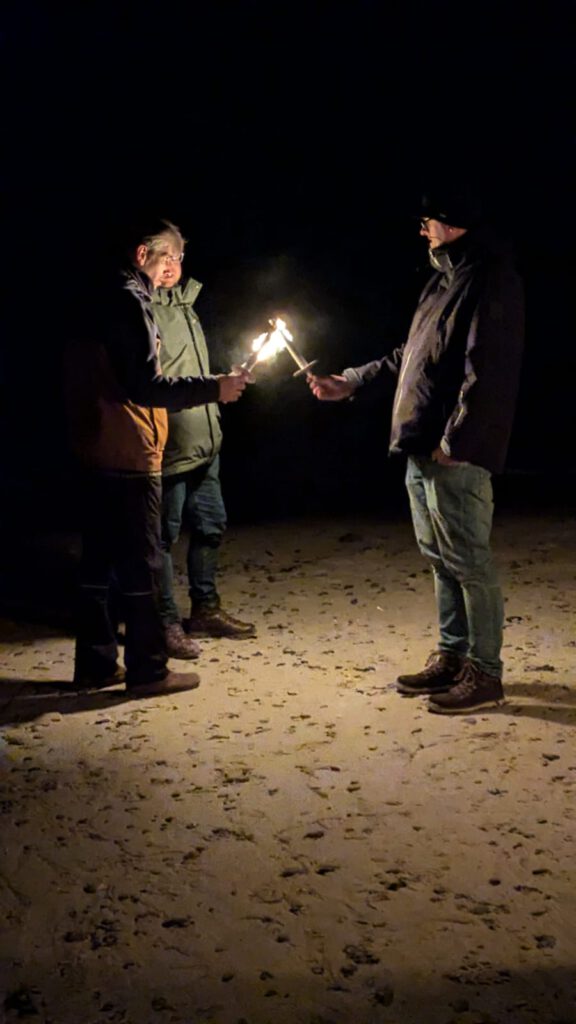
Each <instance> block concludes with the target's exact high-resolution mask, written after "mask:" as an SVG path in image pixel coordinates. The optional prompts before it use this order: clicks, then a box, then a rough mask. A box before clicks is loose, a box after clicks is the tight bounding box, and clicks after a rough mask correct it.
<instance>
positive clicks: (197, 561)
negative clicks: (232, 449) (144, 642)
mask: <svg viewBox="0 0 576 1024" xmlns="http://www.w3.org/2000/svg"><path fill="white" fill-rule="evenodd" d="M219 469H220V459H219V457H218V456H216V458H215V459H213V460H212V462H210V463H208V465H206V466H200V467H199V468H198V469H193V470H192V471H191V472H190V473H181V474H178V475H177V476H168V477H164V479H163V481H162V571H161V578H160V614H161V616H162V621H163V622H164V625H170V624H172V623H174V622H180V619H181V616H180V613H179V611H178V607H177V605H176V602H175V600H174V567H173V565H172V555H171V554H170V550H171V547H172V545H173V544H175V543H176V541H177V540H178V537H179V536H180V531H181V529H182V524H183V522H186V525H187V526H188V527H189V529H190V542H189V544H188V555H187V567H188V583H189V594H190V598H191V600H192V603H193V604H194V605H195V606H196V607H198V606H199V605H203V606H204V607H211V608H215V607H218V605H219V604H220V598H219V596H218V590H217V587H216V571H217V567H218V548H219V546H220V542H221V540H222V536H223V534H224V531H225V529H226V509H225V507H224V501H223V499H222V491H221V489H220V474H219Z"/></svg>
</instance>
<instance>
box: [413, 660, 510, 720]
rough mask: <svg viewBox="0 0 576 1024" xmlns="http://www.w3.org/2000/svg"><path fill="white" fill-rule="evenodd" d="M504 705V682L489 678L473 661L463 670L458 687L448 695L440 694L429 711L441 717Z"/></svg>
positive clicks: (431, 701)
mask: <svg viewBox="0 0 576 1024" xmlns="http://www.w3.org/2000/svg"><path fill="white" fill-rule="evenodd" d="M503 703H504V690H503V689H502V680H501V679H499V678H498V676H489V675H487V673H486V672H482V670H481V669H479V668H478V667H477V666H476V665H474V664H473V663H472V662H471V661H467V662H466V664H465V665H464V668H463V669H462V671H461V673H460V675H459V676H458V679H457V681H456V685H455V686H453V687H452V688H451V689H450V690H449V691H448V693H439V694H437V695H436V696H434V697H431V698H430V700H429V701H428V710H429V711H434V712H436V713H437V714H440V715H463V714H465V713H466V712H467V711H479V710H480V709H481V708H497V707H499V706H500V705H501V704H503Z"/></svg>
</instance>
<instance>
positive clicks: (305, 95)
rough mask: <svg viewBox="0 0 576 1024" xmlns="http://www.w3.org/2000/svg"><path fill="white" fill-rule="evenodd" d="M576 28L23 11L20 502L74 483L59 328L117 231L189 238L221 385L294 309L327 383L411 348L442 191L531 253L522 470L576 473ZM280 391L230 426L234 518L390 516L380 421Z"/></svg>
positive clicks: (464, 9) (315, 8)
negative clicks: (272, 324)
mask: <svg viewBox="0 0 576 1024" xmlns="http://www.w3.org/2000/svg"><path fill="white" fill-rule="evenodd" d="M573 23H574V5H573V4H571V3H567V2H566V3H548V4H546V5H539V9H537V10H536V12H534V13H531V14H529V13H527V11H526V7H525V5H524V4H520V3H514V4H510V3H505V2H500V3H498V4H483V5H480V4H463V3H458V4H456V3H449V4H448V3H442V2H437V3H434V4H432V3H429V4H413V3H406V4H402V5H401V6H399V7H397V5H395V6H394V7H393V8H392V9H390V10H388V8H387V5H385V4H383V3H376V2H370V0H356V2H345V3H338V2H324V3H320V2H309V3H298V2H293V3H284V2H283V0H280V2H274V3H272V2H269V3H264V2H260V0H235V2H234V0H230V2H227V3H224V2H212V3H207V4H205V5H199V4H188V5H186V7H185V8H183V10H180V8H179V7H177V6H172V7H170V6H169V5H159V4H155V5H149V4H146V3H141V4H124V5H122V4H119V5H116V7H115V8H114V10H113V11H107V10H106V6H105V5H103V4H92V3H87V4H83V5H82V6H80V5H78V6H77V8H76V9H73V10H72V11H70V12H67V13H66V14H64V13H63V11H62V9H59V8H58V7H57V6H56V7H54V6H52V9H48V6H47V5H46V6H41V5H35V4H31V3H20V4H19V5H18V6H17V7H16V6H14V7H13V8H12V10H9V12H8V14H7V15H5V21H4V23H3V28H2V45H3V51H4V62H5V65H6V68H7V73H8V78H9V95H10V97H11V101H10V105H9V108H8V110H7V111H6V114H5V117H4V141H5V143H6V145H5V147H4V149H5V152H6V153H7V157H8V159H7V161H6V164H5V168H4V172H3V177H4V186H5V191H6V193H7V199H8V202H7V231H8V237H9V238H10V245H9V247H7V248H8V250H9V252H8V255H9V257H10V259H9V262H8V272H7V275H6V279H7V282H8V284H9V291H8V301H7V303H6V307H5V327H6V328H7V337H8V339H9V341H8V345H7V347H6V355H5V359H4V373H3V385H4V387H3V391H4V395H5V397H4V402H3V409H4V413H3V415H4V418H5V420H7V421H8V424H9V429H10V433H11V437H13V438H14V444H13V445H12V444H11V445H10V446H9V447H10V450H9V452H8V453H7V455H6V461H5V466H6V474H5V478H7V479H8V481H9V486H8V491H9V493H10V495H12V498H13V500H14V495H15V494H22V495H24V496H25V497H24V500H26V495H28V494H29V493H30V490H31V485H30V481H31V480H32V481H33V480H35V479H37V478H40V477H42V476H43V475H44V476H45V475H46V473H47V468H48V467H50V472H51V474H52V475H53V478H57V479H61V478H63V479H64V480H66V473H67V464H66V458H65V456H64V454H63V452H64V445H63V430H62V421H61V410H60V406H59V398H58V383H57V377H58V374H57V367H58V358H57V355H58V351H59V346H60V344H61V340H62V338H63V336H64V335H65V333H66V309H67V306H68V304H69V299H70V296H71V295H72V294H74V293H76V292H77V291H78V288H79V286H83V285H84V284H85V283H86V280H89V279H90V277H91V275H92V273H93V270H94V269H95V268H96V267H97V266H98V263H99V262H100V260H101V254H102V253H103V252H104V251H105V247H106V243H107V239H108V236H109V235H110V234H111V233H112V232H113V230H114V228H115V226H116V224H117V223H118V222H119V221H120V219H121V218H123V217H125V216H126V215H127V213H129V212H133V211H138V212H141V211H142V210H144V209H146V210H149V211H153V212H155V213H159V214H161V215H165V216H169V217H172V218H173V219H174V220H175V221H177V222H178V223H179V224H180V225H181V226H182V228H183V229H184V232H185V234H186V236H187V237H188V239H189V246H188V257H187V268H188V270H189V272H190V273H192V274H193V275H194V276H197V277H199V278H200V279H201V280H203V281H204V282H205V290H204V292H203V294H202V296H201V299H200V300H199V305H198V309H199V312H200V315H201V317H202V319H203V322H204V324H205V327H206V328H207V330H208V332H209V336H210V339H211V340H212V342H213V345H214V349H215V352H216V355H217V357H218V358H219V359H220V360H221V362H222V365H223V366H226V365H227V363H228V360H229V359H230V358H231V356H232V354H237V348H238V343H239V341H240V340H241V339H245V338H250V337H252V336H253V335H254V333H259V332H260V330H262V329H263V327H262V318H263V316H264V315H266V314H268V313H269V312H271V311H273V310H277V309H285V310H288V312H289V313H290V314H291V315H292V317H293V323H294V325H296V326H297V328H298V331H299V335H298V336H299V338H300V339H301V341H302V343H303V344H304V346H305V348H306V350H307V352H310V353H312V354H314V355H320V357H321V363H322V367H323V368H324V369H325V370H338V369H340V368H341V367H342V366H343V365H354V364H355V363H359V362H362V361H365V360H366V359H368V358H372V357H375V356H377V355H379V354H382V352H383V351H385V350H386V349H388V348H391V347H393V345H394V344H396V343H398V342H399V341H401V340H402V334H403V331H404V330H405V328H406V325H407V322H408V319H409V315H410V312H411V308H412V305H413V302H414V299H415V296H416V295H417V292H418V290H419V287H420V285H421V283H422V278H421V275H420V276H419V274H418V272H417V268H418V267H419V266H425V254H424V252H423V250H422V246H421V242H420V241H419V240H418V238H417V235H416V232H415V230H414V226H413V223H412V222H411V221H410V214H411V212H412V210H413V203H414V199H415V196H417V194H418V192H419V190H420V187H421V186H422V185H424V184H426V182H428V181H430V178H431V177H432V176H434V177H438V176H440V177H442V176H444V177H446V178H449V179H451V180H454V181H458V180H459V179H467V180H470V179H471V178H472V179H473V180H477V181H479V182H480V184H481V186H482V188H483V190H484V192H485V193H486V194H487V195H488V196H489V199H490V202H491V204H492V208H493V210H494V212H495V213H496V214H497V216H498V217H499V219H500V220H501V221H503V222H504V223H505V224H506V226H507V227H508V228H510V229H511V230H512V231H513V233H514V234H515V235H516V238H517V240H518V244H519V253H520V259H521V265H522V268H523V271H524V273H525V276H526V284H527V293H528V317H529V320H528V353H527V358H526V368H525V381H524V386H523V391H522V400H521V403H520V410H519V417H518V427H517V431H516V435H515V439H514V444H513V446H512V452H511V468H512V469H516V470H530V472H531V473H537V472H538V473H542V471H543V470H544V469H545V468H552V469H554V468H558V467H559V466H563V467H567V468H569V469H571V470H572V471H573V470H574V468H575V466H576V457H575V455H574V443H573V436H574V433H573V431H574V426H575V424H574V413H573V406H574V402H573V399H572V382H573V380H574V369H575V365H574V363H575V360H574V357H573V354H572V346H573V339H574V317H573V313H572V308H571V306H572V304H570V308H569V298H570V296H571V293H572V292H573V271H574V262H575V261H574V257H573V244H574V242H573V240H574V226H575V225H574V214H573V210H574V200H573V180H574V170H575V167H574V132H573V121H574V102H573V100H574V80H573V73H572V63H573V52H574V31H573ZM282 367H283V368H284V370H286V369H287V365H286V363H280V364H279V365H278V367H277V368H276V370H275V371H274V372H272V373H270V374H268V375H266V377H265V380H263V382H262V384H261V385H260V386H259V387H258V388H255V389H252V390H251V392H250V394H249V395H248V396H247V397H246V398H245V399H244V400H243V401H242V403H240V404H239V405H238V406H236V407H234V408H231V409H228V410H226V421H227V432H228V444H227V453H226V455H227V460H226V466H225V474H226V479H227V481H228V502H229V505H230V507H231V509H232V512H233V514H237V515H238V516H242V515H250V514H252V513H253V508H252V505H251V503H250V502H249V501H247V498H246V495H247V494H248V493H254V490H257V491H258V492H259V495H260V496H261V495H262V490H263V489H264V491H265V493H266V495H267V502H266V505H265V510H264V511H265V512H266V511H268V512H269V513H270V514H277V513H278V512H280V511H282V510H286V511H293V510H297V509H301V510H302V511H306V510H308V509H309V510H312V511H318V510H320V509H322V508H323V507H327V506H329V505H333V506H334V507H348V508H363V507H374V506H379V505H380V504H381V503H382V502H383V501H384V502H385V501H386V500H387V497H388V496H389V494H390V493H391V492H393V491H394V489H395V488H396V483H397V478H398V477H399V472H398V471H396V470H395V469H392V471H390V470H389V469H386V465H387V464H386V456H385V440H386V436H385V435H386V411H385V410H381V409H372V410H368V411H367V412H366V413H365V414H363V415H362V416H360V415H359V414H358V413H357V412H353V411H350V410H346V411H344V410H342V409H340V408H338V409H334V408H332V407H331V408H327V407H326V406H320V405H319V404H317V403H314V402H313V400H312V398H311V396H309V394H308V392H307V389H306V388H305V385H303V384H302V382H296V381H293V380H291V379H290V377H289V376H288V374H287V373H284V372H281V370H282ZM15 381H16V386H14V382H15ZM288 428H289V429H288ZM297 451H304V452H305V455H304V456H302V455H300V456H298V457H297V455H296V453H297ZM372 477H375V478H376V480H378V481H380V482H379V483H376V481H375V480H373V479H371V478H372ZM382 479H384V480H385V481H388V480H389V479H390V480H391V481H392V485H391V486H389V485H388V483H385V485H382V484H381V480H382ZM16 481H17V486H16V484H15V482H16ZM64 489H65V484H64ZM383 490H384V491H385V492H386V493H385V494H383Z"/></svg>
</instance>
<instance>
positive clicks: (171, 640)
mask: <svg viewBox="0 0 576 1024" xmlns="http://www.w3.org/2000/svg"><path fill="white" fill-rule="evenodd" d="M164 636H165V637H166V652H167V654H168V657H169V658H178V659H179V660H180V661H192V660H193V659H194V658H198V657H199V656H200V653H201V647H200V644H199V643H198V642H197V641H196V640H193V639H192V637H190V636H186V634H185V632H184V630H183V629H182V626H181V625H180V623H179V622H171V623H170V625H169V626H165V627H164Z"/></svg>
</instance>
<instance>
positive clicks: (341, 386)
mask: <svg viewBox="0 0 576 1024" xmlns="http://www.w3.org/2000/svg"><path fill="white" fill-rule="evenodd" d="M307 380H308V386H309V388H310V390H311V391H312V394H313V395H315V396H316V398H319V399H320V401H321V402H341V401H342V399H343V398H350V395H352V394H354V391H355V390H356V389H355V387H354V385H353V384H351V383H350V381H348V380H346V377H338V376H337V375H336V374H334V373H333V374H331V375H330V376H329V377H316V376H315V374H313V373H309V374H308V376H307Z"/></svg>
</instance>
